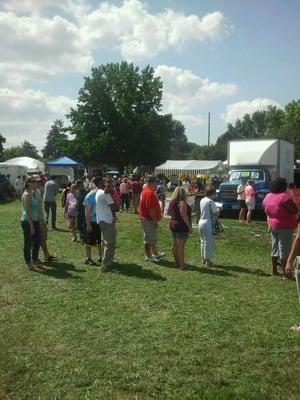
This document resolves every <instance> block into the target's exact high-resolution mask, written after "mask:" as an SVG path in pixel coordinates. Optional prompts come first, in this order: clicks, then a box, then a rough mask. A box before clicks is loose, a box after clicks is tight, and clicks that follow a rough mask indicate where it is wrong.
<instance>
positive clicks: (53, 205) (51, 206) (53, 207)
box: [44, 201, 56, 229]
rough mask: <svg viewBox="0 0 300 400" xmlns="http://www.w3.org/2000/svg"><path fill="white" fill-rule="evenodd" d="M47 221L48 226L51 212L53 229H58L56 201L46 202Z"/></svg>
mask: <svg viewBox="0 0 300 400" xmlns="http://www.w3.org/2000/svg"><path fill="white" fill-rule="evenodd" d="M44 209H45V219H46V223H47V224H48V220H49V212H50V210H51V225H52V229H54V228H55V227H56V201H44Z"/></svg>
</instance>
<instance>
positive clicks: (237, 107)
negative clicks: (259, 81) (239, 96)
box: [221, 98, 281, 124]
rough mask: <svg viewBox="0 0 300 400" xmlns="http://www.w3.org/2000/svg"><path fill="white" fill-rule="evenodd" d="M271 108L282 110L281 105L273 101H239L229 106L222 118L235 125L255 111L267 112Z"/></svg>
mask: <svg viewBox="0 0 300 400" xmlns="http://www.w3.org/2000/svg"><path fill="white" fill-rule="evenodd" d="M269 106H276V107H279V108H281V105H280V104H279V103H277V102H276V101H274V100H271V99H260V98H258V99H254V100H252V101H247V100H243V101H238V102H236V103H233V104H229V105H228V106H227V107H226V110H225V113H224V114H222V115H221V118H222V119H223V120H224V121H225V122H226V123H230V124H234V123H235V122H236V120H237V119H238V118H239V119H241V118H243V116H244V115H245V114H250V115H251V114H253V113H254V112H255V111H262V110H267V109H268V107H269Z"/></svg>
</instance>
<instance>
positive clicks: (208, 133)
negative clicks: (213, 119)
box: [207, 112, 210, 147]
mask: <svg viewBox="0 0 300 400" xmlns="http://www.w3.org/2000/svg"><path fill="white" fill-rule="evenodd" d="M207 145H208V147H209V146H210V112H209V113H208V127H207Z"/></svg>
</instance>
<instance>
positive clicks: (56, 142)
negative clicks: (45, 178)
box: [42, 119, 68, 159]
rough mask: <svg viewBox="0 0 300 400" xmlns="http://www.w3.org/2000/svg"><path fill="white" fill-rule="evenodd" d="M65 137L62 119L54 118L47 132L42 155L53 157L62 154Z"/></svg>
mask: <svg viewBox="0 0 300 400" xmlns="http://www.w3.org/2000/svg"><path fill="white" fill-rule="evenodd" d="M67 138H68V137H67V135H66V134H65V133H64V124H63V121H62V120H60V119H57V120H55V121H54V123H53V125H51V128H50V130H49V132H48V133H47V139H46V146H45V147H44V148H43V150H42V153H43V157H44V158H48V159H55V158H58V157H60V156H62V155H63V149H64V147H65V142H66V140H67Z"/></svg>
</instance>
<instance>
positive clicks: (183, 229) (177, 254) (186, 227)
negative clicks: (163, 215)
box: [168, 186, 192, 270]
mask: <svg viewBox="0 0 300 400" xmlns="http://www.w3.org/2000/svg"><path fill="white" fill-rule="evenodd" d="M168 215H170V217H171V220H170V230H171V232H172V235H173V249H172V250H173V257H174V261H175V264H176V266H178V267H179V268H180V269H181V270H183V269H184V268H185V265H184V248H185V243H186V241H187V239H188V236H189V234H190V233H191V232H192V222H191V207H190V206H189V205H188V204H187V202H186V191H185V190H184V188H183V187H181V186H178V187H177V188H176V189H175V190H174V192H173V194H172V197H171V200H170V203H169V208H168Z"/></svg>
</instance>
